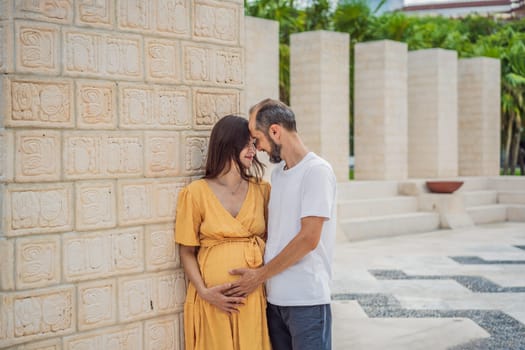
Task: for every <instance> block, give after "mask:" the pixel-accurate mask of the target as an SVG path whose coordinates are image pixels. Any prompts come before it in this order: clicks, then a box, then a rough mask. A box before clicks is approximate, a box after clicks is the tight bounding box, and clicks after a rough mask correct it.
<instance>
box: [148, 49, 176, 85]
mask: <svg viewBox="0 0 525 350" xmlns="http://www.w3.org/2000/svg"><path fill="white" fill-rule="evenodd" d="M145 46H146V53H145V56H146V77H147V79H148V80H151V81H155V82H166V83H174V82H177V81H178V80H180V72H179V71H180V64H181V63H180V54H179V47H178V46H179V45H178V43H177V42H176V41H170V40H160V39H146V40H145Z"/></svg>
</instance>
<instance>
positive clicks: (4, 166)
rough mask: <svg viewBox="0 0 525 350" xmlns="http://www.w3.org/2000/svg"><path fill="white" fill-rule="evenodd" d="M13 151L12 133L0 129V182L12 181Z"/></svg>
mask: <svg viewBox="0 0 525 350" xmlns="http://www.w3.org/2000/svg"><path fill="white" fill-rule="evenodd" d="M14 149H15V146H14V139H13V133H12V132H11V131H10V130H6V129H0V182H4V181H5V182H9V181H12V180H13V169H14V161H13V158H14V154H15V152H14ZM0 202H1V201H0Z"/></svg>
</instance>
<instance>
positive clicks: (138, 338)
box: [64, 323, 142, 350]
mask: <svg viewBox="0 0 525 350" xmlns="http://www.w3.org/2000/svg"><path fill="white" fill-rule="evenodd" d="M64 349H65V350H66V349H67V350H100V349H111V350H140V349H142V326H141V324H140V323H137V324H130V325H127V326H125V327H118V328H113V329H111V328H110V329H105V330H103V331H100V332H96V333H84V334H75V335H73V336H69V337H65V338H64Z"/></svg>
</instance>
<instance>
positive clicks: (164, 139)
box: [144, 131, 181, 177]
mask: <svg viewBox="0 0 525 350" xmlns="http://www.w3.org/2000/svg"><path fill="white" fill-rule="evenodd" d="M144 137H145V141H144V143H145V147H144V150H145V152H144V153H145V155H144V162H145V168H144V175H145V176H146V177H167V176H177V175H179V174H180V173H181V171H180V152H179V149H180V137H179V133H178V132H172V131H165V132H145V135H144Z"/></svg>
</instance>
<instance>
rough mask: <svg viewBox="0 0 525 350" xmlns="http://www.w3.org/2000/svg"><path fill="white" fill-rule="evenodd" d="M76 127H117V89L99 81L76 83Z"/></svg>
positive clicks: (110, 83)
mask: <svg viewBox="0 0 525 350" xmlns="http://www.w3.org/2000/svg"><path fill="white" fill-rule="evenodd" d="M75 95H76V110H77V127H78V128H81V129H115V128H116V126H117V87H116V85H115V83H113V82H109V81H107V82H105V81H100V80H77V81H76V94H75Z"/></svg>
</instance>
